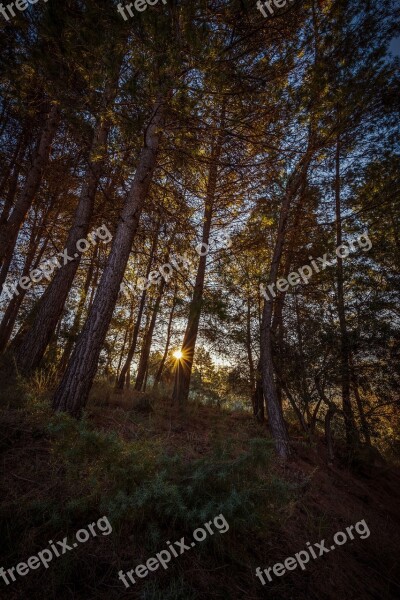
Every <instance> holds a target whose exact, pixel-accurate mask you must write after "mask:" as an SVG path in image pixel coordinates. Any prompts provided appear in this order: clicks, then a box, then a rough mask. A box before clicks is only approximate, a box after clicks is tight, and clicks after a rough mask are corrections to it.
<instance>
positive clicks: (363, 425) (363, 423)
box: [349, 352, 372, 446]
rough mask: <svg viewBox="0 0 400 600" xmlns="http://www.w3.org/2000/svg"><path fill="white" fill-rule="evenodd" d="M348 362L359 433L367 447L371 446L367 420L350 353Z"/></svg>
mask: <svg viewBox="0 0 400 600" xmlns="http://www.w3.org/2000/svg"><path fill="white" fill-rule="evenodd" d="M349 361H350V363H349V364H350V371H351V381H352V384H353V392H354V397H355V399H356V404H357V408H358V413H359V415H360V422H361V431H362V434H363V436H364V439H365V443H366V444H367V446H371V445H372V444H371V435H370V432H369V425H368V421H367V418H366V416H365V412H364V407H363V403H362V400H361V396H360V392H359V384H358V377H357V373H356V370H355V368H354V362H353V355H352V353H351V352H350V354H349Z"/></svg>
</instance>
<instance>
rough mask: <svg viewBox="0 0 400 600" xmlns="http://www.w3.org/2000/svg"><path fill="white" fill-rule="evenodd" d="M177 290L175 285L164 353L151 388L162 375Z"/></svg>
mask: <svg viewBox="0 0 400 600" xmlns="http://www.w3.org/2000/svg"><path fill="white" fill-rule="evenodd" d="M177 292H178V286H177V285H175V292H174V297H173V300H172V307H171V312H170V314H169V320H168V326H167V339H166V342H165V348H164V354H163V357H162V359H161V362H160V364H159V367H158V369H157V373H156V376H155V378H154V385H153V389H156V388H157V386H158V384H159V383H160V381H161V377H162V373H163V370H164V365H165V361H166V360H167V356H168V350H169V344H170V342H171V334H172V323H173V320H174V312H175V307H176V301H177Z"/></svg>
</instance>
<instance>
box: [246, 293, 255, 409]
mask: <svg viewBox="0 0 400 600" xmlns="http://www.w3.org/2000/svg"><path fill="white" fill-rule="evenodd" d="M246 350H247V360H248V361H249V373H250V397H251V398H252V397H253V394H254V391H255V389H256V375H255V368H254V360H253V351H252V348H251V299H250V296H248V297H247V313H246Z"/></svg>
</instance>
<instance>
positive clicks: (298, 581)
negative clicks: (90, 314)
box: [0, 391, 400, 600]
mask: <svg viewBox="0 0 400 600" xmlns="http://www.w3.org/2000/svg"><path fill="white" fill-rule="evenodd" d="M100 395H101V394H100ZM1 420H2V423H3V426H2V432H1V435H0V469H1V470H2V477H1V484H0V498H1V500H0V519H1V525H0V539H1V540H2V545H3V551H2V556H1V560H0V567H1V566H3V567H4V568H5V569H8V568H10V567H12V566H15V565H17V564H18V563H20V562H22V561H26V560H27V559H28V557H29V556H31V555H34V554H37V553H38V552H39V551H40V550H42V549H43V548H46V547H48V540H50V539H52V540H61V539H63V538H64V536H66V535H68V536H70V535H72V534H73V533H74V532H75V531H76V530H77V529H79V528H80V527H85V525H87V524H89V523H90V522H91V521H95V520H97V519H98V518H99V517H101V516H103V515H107V517H108V518H109V520H110V522H111V524H112V525H113V532H112V533H111V534H110V535H109V536H101V537H97V538H96V539H92V538H91V539H89V540H88V541H87V542H86V543H84V544H81V545H79V546H78V548H76V549H74V551H73V552H69V553H68V554H66V555H65V556H61V557H60V558H57V559H56V558H54V559H53V561H52V562H51V563H50V565H49V568H48V569H46V570H45V569H44V568H43V567H41V568H40V569H38V570H36V571H30V572H29V573H28V575H27V576H25V577H20V576H17V580H16V581H15V582H13V583H11V584H10V585H8V586H6V585H5V583H4V582H3V581H2V580H1V579H0V598H7V599H10V600H14V599H18V600H19V599H23V598H29V599H36V598H38V599H39V598H40V599H44V598H46V599H49V598H61V599H62V600H63V599H64V598H65V599H68V598H82V599H83V598H85V600H90V599H95V598H99V599H103V598H104V599H105V598H111V599H113V598H123V599H124V598H138V599H139V598H140V599H144V600H147V599H148V600H158V599H160V600H161V598H162V599H163V600H165V599H167V600H168V599H169V600H178V599H179V600H189V599H196V600H197V599H199V600H200V599H207V598H216V599H222V598H234V599H239V598H246V599H249V600H253V599H254V600H256V599H259V598H260V599H261V598H272V599H282V600H288V599H296V600H303V599H304V600H305V599H308V600H310V599H315V600H316V599H319V600H320V599H326V600H337V599H338V598H343V599H344V600H365V599H369V598H374V599H378V598H379V599H381V600H384V599H392V598H393V599H394V598H398V597H399V596H400V579H399V574H400V569H399V549H400V517H399V511H398V507H399V501H400V471H399V469H398V467H397V466H395V465H390V464H383V463H380V464H375V465H374V464H366V463H364V464H361V463H360V464H359V465H358V466H357V468H355V467H354V466H353V467H352V469H350V468H349V466H348V465H346V464H345V462H344V461H343V460H340V459H338V460H337V462H335V464H334V465H333V466H328V465H327V464H326V462H325V448H324V446H323V443H322V442H320V441H319V440H318V441H317V443H316V444H314V446H313V447H311V446H310V445H309V444H308V443H306V442H305V441H302V440H301V437H300V435H299V433H297V434H296V431H295V430H293V431H292V432H291V433H292V439H293V438H294V439H295V443H294V446H293V447H294V452H293V457H292V459H291V460H290V461H289V463H288V464H286V465H284V466H283V465H282V464H279V462H277V461H276V460H275V459H274V458H273V454H272V452H271V453H270V454H271V458H270V460H269V462H268V463H267V464H266V465H264V466H262V465H261V466H260V464H261V463H260V462H259V460H258V458H257V456H256V454H255V455H254V456H252V457H251V458H249V460H248V462H247V463H244V462H241V456H248V457H250V454H249V444H251V440H253V439H264V441H265V440H267V441H266V444H267V446H266V447H267V448H272V444H271V441H270V440H269V439H268V434H267V431H266V428H265V427H264V426H261V425H259V424H257V423H255V422H254V420H253V419H252V417H251V416H250V415H249V414H247V413H240V412H231V413H230V412H228V411H222V410H218V409H214V408H211V407H204V406H190V407H189V408H188V410H187V412H186V414H185V415H184V416H179V415H177V414H176V413H175V412H173V411H171V408H170V407H169V406H168V403H167V402H166V401H165V400H164V401H162V400H160V399H159V401H158V404H157V405H156V407H155V408H154V410H153V409H151V408H150V407H149V406H147V405H146V403H145V402H144V403H143V402H142V403H140V402H139V403H136V408H132V399H131V398H130V397H126V396H124V397H119V396H113V395H106V399H104V398H102V399H101V400H99V401H97V400H96V391H94V394H92V399H91V402H90V403H89V406H88V408H87V413H86V417H85V419H84V422H83V423H80V424H76V423H75V422H74V421H72V420H70V419H67V418H66V417H63V416H61V417H60V416H56V417H54V416H52V415H51V413H50V412H49V410H48V409H47V408H46V405H45V404H44V403H43V402H37V401H32V400H30V401H29V402H27V403H26V404H25V406H20V407H18V408H16V407H13V408H11V407H9V408H6V409H3V410H2V411H1ZM221 444H222V445H224V444H225V445H226V444H228V446H229V448H230V449H229V452H228V454H226V455H225V454H224V451H223V450H221V448H222V446H221ZM218 448H219V449H218ZM268 452H270V451H269V450H268ZM130 453H131V454H130ZM132 453H133V454H132ZM160 456H162V457H163V458H162V459H160V458H159V457H160ZM129 457H130V458H129ZM157 457H158V458H157ZM173 457H175V458H173ZM176 457H179V459H177V458H176ZM169 459H170V462H168V460H169ZM157 460H162V461H164V462H162V465H163V466H162V468H161V467H160V465H161V463H158V462H157ZM124 461H125V462H124ZM129 461H131V462H129ZM174 461H175V462H174ZM177 461H178V462H177ZM223 467H226V472H225V471H224V470H223ZM141 469H142V470H141ZM185 469H188V470H189V471H187V470H185ZM130 470H131V471H130ZM161 471H162V473H163V476H162V477H160V475H159V473H160V472H161ZM188 472H189V473H191V474H192V475H189V478H190V477H192V478H193V480H194V481H196V478H197V480H198V482H199V486H198V488H196V487H195V483H193V486H194V488H193V489H194V493H193V494H192V496H190V493H189V492H191V487H190V486H191V485H192V484H191V483H190V485H189V484H188V481H189V480H188ZM256 472H257V474H258V475H257V477H258V478H256V479H255V477H256V475H255V473H256ZM226 473H228V474H226ZM149 474H150V475H151V478H149V477H150V475H149ZM202 478H203V479H202ZM260 481H261V482H263V484H265V485H266V486H267V487H266V488H265V487H263V488H262V491H261V492H260V489H261V488H260V485H259V484H260ZM132 482H133V483H132ZM172 483H173V487H170V486H171V485H172ZM132 485H134V486H135V487H134V488H132V487H131V486H132ZM224 486H225V487H224ZM268 486H269V487H268ZM138 487H140V490H141V492H140V493H141V496H140V497H144V498H145V499H147V500H146V503H145V502H143V504H142V505H141V506H140V508H137V507H136V506H130V505H129V494H131V493H133V492H131V491H129V490H132V489H135V490H136V489H137V488H138ZM164 488H165V489H164ZM189 488H190V489H189ZM233 489H234V494H233V493H232V491H233ZM266 489H267V490H269V492H268V493H265V490H266ZM263 494H265V496H264V495H263ZM228 495H230V498H229V501H227V500H226V498H225V497H226V496H228ZM121 498H122V499H121ZM168 498H170V500H171V506H168ZM234 498H236V500H237V502H236V500H235V501H234V500H233V499H234ZM182 499H184V500H185V502H186V503H188V504H190V503H191V504H190V505H191V506H192V507H193V513H192V514H193V515H194V517H193V522H197V526H199V527H200V526H201V525H202V524H203V523H204V522H205V521H206V519H205V518H204V520H203V519H201V515H206V514H207V511H208V512H209V510H208V508H207V507H209V506H210V505H212V504H213V502H214V500H215V503H214V505H213V506H217V505H218V506H219V507H220V510H219V512H220V513H222V514H223V515H224V516H225V518H226V520H227V522H228V523H229V526H230V527H229V531H227V532H226V533H224V534H223V535H222V534H221V535H219V536H218V540H217V539H216V538H217V536H214V538H215V539H213V540H211V541H206V542H204V544H200V545H199V547H198V548H196V549H192V550H191V551H190V552H189V551H188V552H187V553H186V554H184V555H183V556H179V557H178V558H176V559H174V560H173V561H171V563H170V564H169V569H168V570H166V571H162V572H161V569H160V571H157V572H155V573H150V574H149V576H148V577H147V578H146V579H141V580H136V584H135V585H132V586H131V587H130V588H129V589H125V587H124V585H123V584H122V582H121V581H120V580H119V579H118V571H119V570H120V569H122V570H123V571H124V572H126V571H127V570H130V569H132V568H135V567H136V566H137V565H138V564H139V563H140V562H145V561H146V560H147V559H148V558H149V557H150V556H154V555H155V552H158V551H160V550H162V549H164V548H165V547H166V546H165V544H166V541H167V540H179V539H180V538H181V537H182V536H183V535H186V534H187V533H190V531H193V529H194V528H195V527H196V525H194V527H193V528H192V529H190V521H187V522H186V521H185V518H184V517H183V516H180V512H179V508H176V509H174V502H177V505H179V503H180V502H181V501H183V500H182ZM224 502H225V504H224ZM235 502H236V504H235ZM240 503H242V504H241V506H240ZM252 507H253V508H252ZM174 510H175V511H176V515H175V513H174ZM210 510H213V509H210ZM196 511H197V513H196ZM252 511H254V514H257V515H258V519H257V520H255V521H253V519H252V515H251V513H252ZM219 512H215V516H216V515H217V514H219ZM153 519H154V523H153ZM361 520H365V522H366V523H367V525H368V528H369V530H370V536H369V537H368V538H365V539H360V537H359V536H358V535H355V539H354V540H353V541H350V540H348V541H347V543H345V544H344V545H343V546H341V547H337V548H336V550H335V551H331V552H329V556H327V554H326V555H324V556H322V557H320V558H317V559H316V560H311V561H310V562H309V563H308V564H307V565H306V569H305V570H304V571H302V570H300V569H299V568H297V569H296V570H293V571H290V572H289V571H288V572H286V574H284V575H283V576H282V577H276V576H275V575H273V581H272V582H268V581H267V582H266V585H265V586H263V585H262V584H261V582H260V580H259V579H258V578H257V577H256V576H255V569H256V567H258V566H259V567H261V569H265V568H267V567H272V566H273V565H274V564H275V563H277V562H284V561H285V559H286V558H288V557H289V556H294V554H295V553H297V552H299V551H301V550H303V549H306V543H307V542H311V543H316V542H317V543H319V542H320V540H322V539H326V540H327V545H328V547H329V545H330V540H332V538H333V536H334V534H335V533H336V532H338V531H346V527H348V526H350V525H354V524H355V523H357V522H359V521H361ZM152 528H153V529H152ZM150 530H152V531H153V530H154V531H156V530H157V531H156V533H155V534H154V536H153V538H154V539H152V537H151V535H150V533H151V531H150ZM154 531H153V533H154ZM328 542H329V543H328ZM200 546H202V547H200Z"/></svg>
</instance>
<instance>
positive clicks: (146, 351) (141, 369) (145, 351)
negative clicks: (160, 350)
mask: <svg viewBox="0 0 400 600" xmlns="http://www.w3.org/2000/svg"><path fill="white" fill-rule="evenodd" d="M165 285H166V283H165V279H162V281H161V284H160V289H159V292H158V294H157V298H156V301H155V304H154V308H153V314H152V316H151V320H150V324H149V327H148V329H147V331H146V334H145V336H144V340H143V345H142V351H141V353H140V359H139V366H138V371H137V375H136V381H135V390H136V391H138V392H140V390H141V389H142V387H143V382H144V379H145V375H146V372H147V370H148V366H149V356H150V350H151V342H152V340H153V333H154V327H155V325H156V321H157V316H158V311H159V309H160V304H161V299H162V297H163V294H164V290H165Z"/></svg>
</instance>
